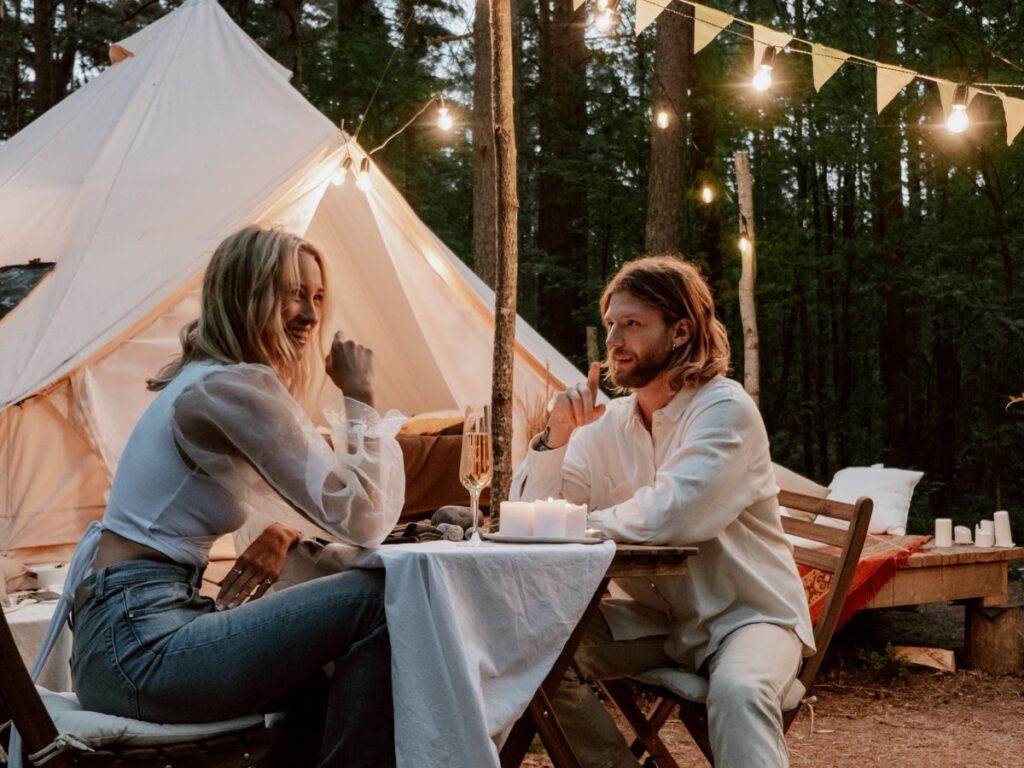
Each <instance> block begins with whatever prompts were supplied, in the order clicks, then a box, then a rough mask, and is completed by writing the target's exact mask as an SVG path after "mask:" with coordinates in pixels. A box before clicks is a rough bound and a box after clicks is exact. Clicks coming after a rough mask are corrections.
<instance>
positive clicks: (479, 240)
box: [473, 0, 498, 288]
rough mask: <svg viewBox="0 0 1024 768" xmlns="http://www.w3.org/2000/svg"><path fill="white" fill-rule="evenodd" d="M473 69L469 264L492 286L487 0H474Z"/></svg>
mask: <svg viewBox="0 0 1024 768" xmlns="http://www.w3.org/2000/svg"><path fill="white" fill-rule="evenodd" d="M473 39H474V41H475V46H476V49H475V53H476V68H475V69H474V71H473V267H474V269H475V270H476V273H477V274H478V275H479V276H480V279H482V280H483V281H484V282H485V283H487V284H488V285H489V286H491V288H493V287H494V281H495V271H496V267H497V264H496V258H495V249H496V248H497V238H498V234H497V221H498V214H497V210H496V209H495V206H496V205H497V199H496V197H495V195H496V190H495V186H494V184H495V179H494V123H493V122H492V121H493V115H492V112H491V110H492V106H493V105H492V99H491V78H492V75H491V26H490V2H489V0H477V2H476V18H475V19H474V21H473Z"/></svg>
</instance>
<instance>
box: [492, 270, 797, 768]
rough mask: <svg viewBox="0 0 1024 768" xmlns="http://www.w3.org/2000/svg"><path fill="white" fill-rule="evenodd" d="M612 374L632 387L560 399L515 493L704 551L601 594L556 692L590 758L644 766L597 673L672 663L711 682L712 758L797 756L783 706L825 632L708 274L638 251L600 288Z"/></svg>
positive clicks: (637, 539)
mask: <svg viewBox="0 0 1024 768" xmlns="http://www.w3.org/2000/svg"><path fill="white" fill-rule="evenodd" d="M600 306H601V313H602V316H603V320H604V324H605V327H606V329H607V334H608V335H607V342H606V345H607V359H606V366H607V377H608V379H609V381H610V382H611V384H613V385H614V386H615V387H616V388H618V389H620V390H622V391H626V392H629V395H628V396H626V397H621V398H618V399H615V400H613V401H612V402H611V403H610V404H609V405H608V406H607V407H606V406H604V405H595V396H596V394H597V386H598V375H599V371H600V368H599V366H598V365H597V364H595V365H593V366H591V369H590V376H589V377H588V381H587V383H586V384H579V385H577V386H575V387H571V388H569V389H568V390H566V391H565V392H562V393H561V394H559V395H558V397H557V399H556V401H555V405H554V408H553V410H552V412H551V415H550V418H549V420H548V424H547V429H545V430H544V432H543V433H542V434H541V435H539V436H538V437H536V438H534V440H533V441H532V442H531V446H530V451H529V455H528V456H527V458H526V460H525V461H524V462H523V464H522V465H521V466H520V467H519V469H518V471H517V472H516V476H515V478H514V479H513V484H512V485H513V492H512V493H513V496H516V497H518V498H523V499H538V498H547V497H552V496H554V497H557V496H563V497H564V498H566V499H568V500H569V501H572V502H574V503H586V504H589V506H590V509H591V510H592V511H591V514H590V518H589V524H590V525H591V526H592V527H595V528H599V529H601V530H603V531H604V532H605V533H607V534H608V535H610V536H611V537H612V538H614V539H616V540H618V541H623V542H631V543H644V544H671V545H697V546H698V547H699V548H700V554H699V555H698V556H697V557H694V558H692V559H691V560H690V562H689V566H688V570H687V574H686V575H685V576H684V577H664V578H658V577H656V578H654V579H651V580H648V579H628V580H623V581H622V582H621V583H620V586H621V587H622V588H623V589H624V590H625V591H626V592H627V593H628V594H629V595H630V597H631V598H632V599H631V600H629V601H612V602H611V603H609V602H606V603H605V604H604V605H602V610H601V612H600V613H598V614H595V618H594V620H593V621H592V622H591V624H590V625H589V626H588V627H587V632H586V635H585V637H584V640H583V642H582V644H581V646H580V650H579V652H578V653H577V656H576V659H575V664H574V665H573V666H574V667H575V669H570V671H569V672H568V673H567V674H566V677H565V678H564V680H563V681H562V684H561V686H560V688H559V690H558V692H557V695H556V697H555V699H554V702H553V704H554V706H555V708H556V710H557V711H558V715H559V718H560V719H561V720H562V723H563V724H564V725H565V726H566V735H567V736H568V738H569V740H570V742H571V743H572V744H573V747H574V749H575V750H576V753H577V755H578V756H579V757H580V762H581V763H582V764H583V765H586V766H588V768H606V767H607V768H612V767H614V768H619V766H633V767H634V768H635V766H636V760H635V759H634V758H633V757H632V755H631V754H630V752H629V749H628V748H627V746H626V743H625V741H624V740H623V738H622V736H621V734H620V733H619V732H618V729H617V728H616V727H615V724H614V722H613V721H612V720H611V718H610V716H609V715H608V712H607V710H605V708H604V706H603V705H602V704H601V703H600V701H599V700H598V699H597V697H596V696H595V694H594V693H593V691H592V689H591V687H590V685H589V681H591V680H601V679H609V678H615V677H625V676H629V675H634V674H637V673H639V672H642V671H644V670H646V669H652V668H656V667H665V666H676V667H684V668H686V669H688V670H691V671H695V672H700V673H702V674H705V675H707V676H708V678H709V689H708V699H707V704H708V716H709V730H710V736H711V745H712V749H713V751H714V755H715V764H716V765H717V766H719V768H756V767H757V766H773V767H774V766H785V765H787V764H788V756H787V752H786V743H785V739H784V738H783V731H782V714H781V701H782V698H783V694H784V693H785V691H786V688H787V687H788V685H789V684H790V683H791V682H792V680H793V679H794V677H795V676H796V673H797V670H798V668H799V664H800V658H801V655H810V654H811V653H812V652H813V645H814V637H813V634H812V631H811V623H810V617H809V615H808V610H807V603H806V599H805V597H804V592H803V586H802V584H801V581H800V578H799V576H798V574H797V570H796V565H795V563H794V561H793V556H792V550H791V549H790V548H789V545H788V544H787V542H786V540H785V538H784V537H783V532H782V526H781V523H780V521H779V511H778V505H777V503H776V494H777V493H778V487H777V485H776V483H775V476H774V473H773V471H772V464H771V459H770V457H769V452H768V437H767V433H766V431H765V428H764V423H763V422H762V420H761V416H760V414H759V413H758V410H757V406H756V405H755V404H754V402H753V401H752V400H751V399H750V397H749V396H748V395H747V394H746V392H744V391H743V388H742V387H741V386H740V385H739V384H737V383H736V382H735V381H732V380H730V379H727V378H725V373H726V372H727V370H728V368H729V342H728V338H727V336H726V331H725V327H724V326H723V325H722V324H721V322H719V320H717V319H716V318H715V311H714V302H713V300H712V297H711V291H710V290H709V288H708V286H707V283H706V282H705V281H704V279H703V278H702V277H701V275H700V273H699V272H698V271H697V270H696V269H695V268H694V267H693V266H691V265H690V264H687V263H686V262H684V261H683V260H682V259H681V258H678V257H674V256H658V257H649V258H643V259H639V260H637V261H634V262H631V263H629V264H627V265H626V266H625V267H623V268H622V269H621V270H620V271H619V273H618V274H617V275H616V276H615V277H614V278H612V280H611V282H610V283H609V284H608V286H607V288H605V291H604V294H603V295H602V297H601V304H600Z"/></svg>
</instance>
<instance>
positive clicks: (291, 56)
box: [274, 0, 302, 89]
mask: <svg viewBox="0 0 1024 768" xmlns="http://www.w3.org/2000/svg"><path fill="white" fill-rule="evenodd" d="M274 18H275V22H276V27H277V57H276V58H277V60H278V61H279V62H281V64H282V65H284V66H285V67H287V68H288V69H290V70H291V72H292V85H293V86H295V88H296V89H301V88H302V40H301V38H300V34H299V33H300V30H301V28H302V0H274Z"/></svg>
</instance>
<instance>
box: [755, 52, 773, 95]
mask: <svg viewBox="0 0 1024 768" xmlns="http://www.w3.org/2000/svg"><path fill="white" fill-rule="evenodd" d="M778 52H779V49H778V48H776V47H775V46H774V45H769V46H768V47H767V48H765V49H764V53H763V54H762V56H761V65H760V66H759V67H758V68H757V72H756V73H755V74H754V81H753V83H752V85H753V86H754V90H755V91H762V92H763V91H767V90H768V89H769V88H771V87H772V67H774V66H775V56H776V55H777V54H778Z"/></svg>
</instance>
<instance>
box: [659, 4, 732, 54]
mask: <svg viewBox="0 0 1024 768" xmlns="http://www.w3.org/2000/svg"><path fill="white" fill-rule="evenodd" d="M640 2H641V3H642V2H644V0H640ZM732 20H733V17H732V16H730V15H729V14H728V13H723V12H722V11H719V10H716V9H714V8H708V7H707V6H706V5H699V4H697V3H694V4H693V52H694V53H699V52H700V50H701V49H702V48H703V47H704V46H705V45H707V44H708V43H710V42H711V41H712V40H714V39H715V38H716V37H718V33H719V32H721V31H722V30H723V29H725V28H726V27H728V26H729V25H730V24H732Z"/></svg>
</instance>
